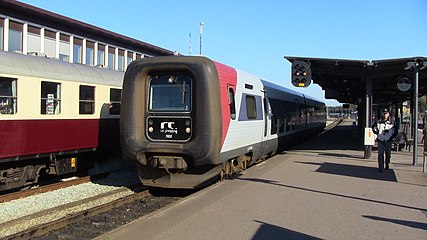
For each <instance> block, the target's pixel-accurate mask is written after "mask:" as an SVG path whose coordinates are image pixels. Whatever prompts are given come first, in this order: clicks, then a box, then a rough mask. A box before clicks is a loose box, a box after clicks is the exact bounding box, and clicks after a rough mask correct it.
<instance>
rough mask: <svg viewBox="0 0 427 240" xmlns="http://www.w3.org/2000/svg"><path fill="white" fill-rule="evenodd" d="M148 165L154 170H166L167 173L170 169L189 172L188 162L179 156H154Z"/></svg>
mask: <svg viewBox="0 0 427 240" xmlns="http://www.w3.org/2000/svg"><path fill="white" fill-rule="evenodd" d="M148 163H149V164H150V166H152V167H154V168H164V169H166V170H167V171H168V170H169V169H176V170H180V171H185V170H187V162H185V160H184V158H182V157H178V156H153V157H151V158H150V159H149V160H148Z"/></svg>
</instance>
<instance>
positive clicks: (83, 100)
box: [79, 85, 95, 114]
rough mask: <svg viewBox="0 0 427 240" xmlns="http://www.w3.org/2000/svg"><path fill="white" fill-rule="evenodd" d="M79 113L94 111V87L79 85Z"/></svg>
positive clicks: (91, 112)
mask: <svg viewBox="0 0 427 240" xmlns="http://www.w3.org/2000/svg"><path fill="white" fill-rule="evenodd" d="M79 113H80V114H93V113H95V87H92V86H84V85H80V102H79Z"/></svg>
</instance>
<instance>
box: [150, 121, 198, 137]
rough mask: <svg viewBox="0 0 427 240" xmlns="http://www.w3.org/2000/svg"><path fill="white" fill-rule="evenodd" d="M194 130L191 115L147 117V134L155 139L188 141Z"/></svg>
mask: <svg viewBox="0 0 427 240" xmlns="http://www.w3.org/2000/svg"><path fill="white" fill-rule="evenodd" d="M192 131H193V129H192V121H191V118H189V117H181V118H177V117H149V118H147V136H148V138H149V139H151V140H154V141H180V142H184V141H188V140H189V139H190V138H191V135H192Z"/></svg>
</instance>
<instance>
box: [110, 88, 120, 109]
mask: <svg viewBox="0 0 427 240" xmlns="http://www.w3.org/2000/svg"><path fill="white" fill-rule="evenodd" d="M121 96H122V90H121V89H115V88H111V89H110V115H120V104H121Z"/></svg>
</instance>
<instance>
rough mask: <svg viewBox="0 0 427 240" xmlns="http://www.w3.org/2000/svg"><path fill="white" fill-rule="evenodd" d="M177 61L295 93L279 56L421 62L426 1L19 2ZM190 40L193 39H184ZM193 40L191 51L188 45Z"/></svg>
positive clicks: (313, 89)
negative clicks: (232, 71)
mask: <svg viewBox="0 0 427 240" xmlns="http://www.w3.org/2000/svg"><path fill="white" fill-rule="evenodd" d="M22 2H25V3H27V4H30V5H33V6H36V7H39V8H42V9H45V10H48V11H52V12H55V13H57V14H60V15H64V16H67V17H70V18H73V19H77V20H79V21H82V22H85V23H88V24H92V25H95V26H97V27H100V28H104V29H107V30H110V31H113V32H116V33H119V34H122V35H125V36H128V37H132V38H135V39H138V40H140V41H144V42H147V43H150V44H153V45H156V46H160V47H162V48H166V49H169V50H172V51H178V52H179V53H181V54H183V55H190V52H189V46H190V45H191V47H192V52H191V55H199V53H200V52H199V49H200V33H199V32H200V22H203V23H204V25H203V34H202V55H204V56H206V57H208V58H210V59H212V60H215V61H218V62H221V63H224V64H227V65H229V66H232V67H235V68H237V69H239V70H242V71H245V72H248V73H251V74H254V75H256V76H259V77H261V78H263V79H265V80H268V81H270V82H273V83H276V84H279V85H282V86H285V87H287V88H290V89H293V90H296V91H299V92H303V93H305V94H308V95H310V96H313V97H315V98H317V99H319V100H323V101H325V102H326V104H327V105H329V106H336V105H339V103H338V102H337V101H335V100H326V99H325V98H324V91H323V90H322V89H321V87H320V86H318V85H316V84H311V85H310V86H309V87H307V88H296V87H294V86H293V85H292V84H291V81H290V79H291V74H290V68H291V64H290V63H289V62H288V61H287V60H286V59H284V56H297V57H315V58H334V59H335V58H337V59H353V60H382V59H392V58H402V57H414V56H424V57H426V56H427V0H353V1H352V0H305V1H296V0H292V1H291V0H210V1H206V0H151V1H146V0H121V1H114V0H112V1H105V0H91V1H90V3H89V2H88V1H87V0H61V1H59V0H25V1H24V0H22ZM190 34H191V38H190ZM190 40H191V44H190Z"/></svg>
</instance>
